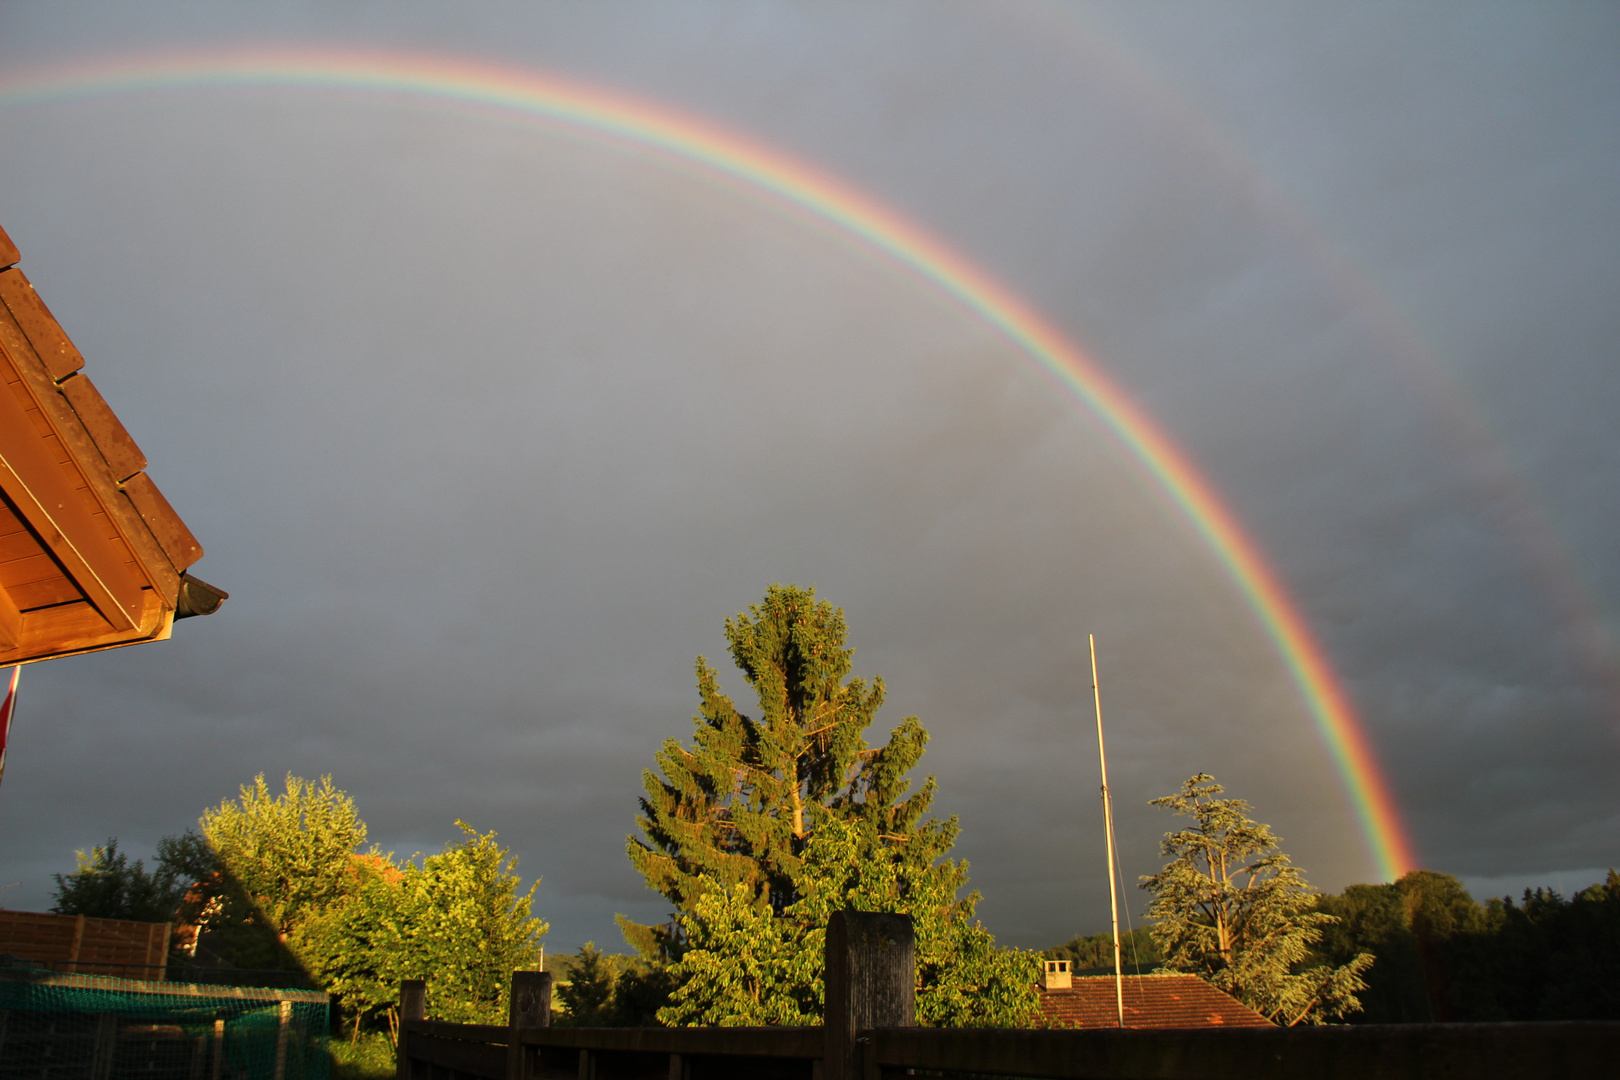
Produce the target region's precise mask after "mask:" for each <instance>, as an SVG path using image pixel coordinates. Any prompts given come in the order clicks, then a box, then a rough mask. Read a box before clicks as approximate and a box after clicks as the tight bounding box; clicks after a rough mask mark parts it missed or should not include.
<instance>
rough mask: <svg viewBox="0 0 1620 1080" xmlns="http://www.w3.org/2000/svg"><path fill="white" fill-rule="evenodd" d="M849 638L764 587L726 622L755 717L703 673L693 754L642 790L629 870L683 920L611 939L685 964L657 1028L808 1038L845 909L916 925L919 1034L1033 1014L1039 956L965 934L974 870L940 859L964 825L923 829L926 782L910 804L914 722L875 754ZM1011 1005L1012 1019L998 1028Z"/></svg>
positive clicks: (793, 594)
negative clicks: (830, 943) (804, 1034)
mask: <svg viewBox="0 0 1620 1080" xmlns="http://www.w3.org/2000/svg"><path fill="white" fill-rule="evenodd" d="M845 633H846V627H845V623H844V616H843V612H842V611H840V610H838V609H836V608H834V607H832V605H830V604H828V603H827V602H826V601H817V600H816V598H815V593H814V591H813V590H809V589H800V588H798V587H796V586H784V585H773V586H771V587H770V589H769V590H768V591H767V592H766V595H765V599H764V600H763V601H762V602H761V603H760V604H758V605H754V606H751V607H750V608H749V610H748V611H747V612H745V613H743V614H740V615H738V616H736V617H735V618H733V619H728V620H727V622H726V638H727V640H728V642H729V643H730V647H731V648H730V651H731V656H732V659H733V660H734V661H735V662H736V665H737V667H738V668H739V669H740V670H741V671H742V673H743V677H744V678H745V679H746V680H747V682H748V683H749V685H750V686H751V687H752V689H753V691H754V694H755V696H756V698H757V699H758V703H759V711H758V714H757V716H748V715H745V714H743V713H741V712H739V711H738V710H737V708H736V706H735V705H734V704H733V702H732V700H731V699H730V698H729V697H727V696H726V695H725V694H724V693H723V692H722V691H721V689H720V685H719V680H718V677H717V675H716V673H715V671H714V669H713V668H711V667H710V666H709V664H708V663H707V661H705V660H704V659H703V658H702V657H699V658H698V662H697V683H698V694H699V699H700V706H699V715H698V716H697V717H695V718H694V724H695V735H694V739H693V749H691V750H688V749H686V748H685V747H683V746H681V745H680V743H678V742H677V741H676V740H674V739H671V740H669V741H668V742H666V743H665V744H664V747H663V749H662V750H661V751H660V752H659V753H658V755H657V762H658V765H659V767H660V770H661V771H660V773H654V772H652V771H650V770H649V771H648V772H646V773H645V774H644V786H645V789H646V794H645V795H644V796H643V797H642V799H641V811H642V813H641V816H640V818H639V819H638V824H639V825H640V826H641V829H642V832H643V834H644V836H645V839H642V838H639V837H631V838H630V841H629V845H628V850H629V855H630V861H631V863H632V864H633V865H635V867H636V869H638V870H640V871H641V873H642V875H643V876H644V877H645V878H646V881H647V884H648V886H649V887H651V888H653V889H655V890H657V891H658V892H660V893H662V894H663V895H664V896H666V897H667V898H668V899H669V900H670V902H671V903H672V904H673V905H674V906H675V908H676V911H677V916H676V919H675V920H674V921H673V922H672V923H671V924H666V925H665V926H641V925H638V924H635V923H632V922H630V921H629V920H626V919H623V918H622V917H621V919H620V925H621V927H622V928H623V929H624V932H625V937H626V939H627V940H628V941H629V942H630V943H631V944H632V945H634V946H635V947H636V948H637V949H638V950H639V951H640V952H641V953H642V955H643V957H645V958H648V959H649V960H652V959H660V958H661V959H663V960H667V961H678V962H677V963H675V965H674V966H673V967H672V968H671V969H670V972H669V973H670V976H671V978H672V979H673V980H674V982H675V986H676V988H675V990H674V994H673V997H671V999H670V1001H669V1004H668V1005H666V1006H665V1007H664V1008H662V1009H660V1010H659V1012H658V1017H659V1019H660V1020H661V1021H662V1022H664V1023H680V1024H703V1023H720V1022H725V1023H733V1024H735V1023H756V1024H757V1023H813V1022H817V1021H818V1020H819V1018H820V1015H821V1009H822V994H823V991H822V987H821V974H820V965H821V963H822V945H821V943H820V942H821V935H823V934H824V933H825V927H826V922H827V917H828V916H829V915H830V913H831V912H832V911H834V910H838V909H839V908H841V907H843V906H854V907H857V908H860V909H862V910H869V911H904V912H911V913H912V914H913V915H914V916H916V917H918V918H919V931H918V941H919V946H918V948H919V954H918V956H919V978H920V982H921V985H922V988H923V989H922V997H921V998H920V999H919V1015H920V1016H921V1018H922V1019H923V1020H924V1022H934V1023H964V1022H971V1021H972V1020H973V1019H974V1017H975V1016H977V1017H979V1018H981V1019H982V1018H984V1017H987V1016H991V1015H996V1016H1000V1015H1002V1013H1003V1012H1004V1013H1005V1015H1007V1016H1009V1017H1010V1016H1015V1015H1016V1016H1019V1017H1023V1016H1025V1015H1027V1013H1028V1011H1030V1010H1031V1009H1032V1008H1033V1003H1034V998H1033V991H1032V990H1030V989H1029V987H1030V985H1032V984H1033V980H1034V973H1035V963H1034V960H1033V957H1032V956H1024V955H1023V954H1009V953H1004V952H1003V951H1002V950H997V949H995V948H994V944H993V940H992V939H991V938H990V935H989V933H988V932H987V931H985V930H984V929H983V928H982V927H981V926H979V925H978V924H977V923H975V922H972V913H973V907H974V905H975V904H976V903H977V901H978V894H977V893H974V894H971V895H970V896H968V897H965V898H962V899H958V898H957V896H956V893H957V892H958V891H959V890H960V889H961V888H962V887H963V886H964V885H965V884H966V881H967V865H966V864H965V863H961V862H955V861H951V860H948V859H946V858H945V856H946V855H947V854H948V853H949V851H950V849H951V846H952V844H953V843H954V842H955V840H956V836H957V834H958V832H959V826H958V824H957V821H956V819H955V818H950V819H947V820H944V821H940V820H937V819H926V820H925V819H924V815H925V814H926V813H927V811H928V808H929V806H930V805H931V803H932V802H933V798H934V792H935V783H934V780H933V778H932V777H930V778H928V780H926V781H925V782H924V783H923V785H922V786H921V787H920V788H919V789H918V790H917V791H915V792H911V791H910V781H909V780H907V779H906V774H907V773H908V772H909V771H910V770H911V769H912V768H913V767H914V766H915V765H916V764H917V763H918V761H919V760H920V759H921V757H922V753H923V750H924V748H925V747H926V746H927V743H928V733H927V732H926V731H924V730H923V728H922V726H921V725H920V724H919V723H918V722H917V718H916V717H907V718H905V719H904V720H903V721H901V723H900V725H899V726H898V727H897V728H895V729H894V730H893V732H891V734H890V736H889V739H888V742H887V743H886V744H885V745H883V746H882V747H880V748H878V749H869V748H868V747H867V745H866V741H865V737H864V733H865V731H866V729H867V728H868V727H869V726H871V724H872V722H873V720H874V718H875V716H876V713H877V711H878V708H879V707H880V706H881V705H882V703H883V696H884V690H883V683H882V680H880V679H877V680H874V681H873V682H872V684H871V685H870V686H868V685H867V684H866V683H865V682H864V681H863V680H862V679H859V678H850V677H849V675H850V669H851V666H852V656H853V653H854V650H853V649H851V648H850V647H849V646H848V645H847V644H846V643H845ZM1026 969H1027V970H1026ZM1009 980H1010V981H1009ZM1019 980H1022V982H1020V981H1019ZM1003 992H1005V995H1010V997H1009V999H1008V1000H1009V1001H1014V1002H1015V1003H1014V1004H1013V1005H1011V1006H1009V1007H1008V1008H1007V1009H1005V1010H1002V1011H1001V1012H998V1011H997V1009H998V1008H999V1005H995V1006H993V1005H992V999H995V1001H997V1002H999V1000H1000V999H999V998H997V997H996V995H998V994H1003ZM1026 998H1027V1000H1026ZM975 1002H976V1003H977V1005H978V1006H979V1008H978V1011H977V1013H975V1012H974V1003H975ZM1026 1006H1028V1008H1026ZM807 1018H810V1019H807Z"/></svg>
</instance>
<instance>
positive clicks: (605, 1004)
mask: <svg viewBox="0 0 1620 1080" xmlns="http://www.w3.org/2000/svg"><path fill="white" fill-rule="evenodd" d="M613 983H614V974H613V967H612V965H611V964H610V963H609V962H608V960H607V959H606V958H605V957H604V956H603V955H602V950H601V949H598V948H597V947H596V942H594V941H587V942H586V943H585V946H584V948H582V949H580V950H579V955H578V956H577V957H575V958H574V959H573V960H571V961H570V962H569V964H568V981H567V982H565V983H558V984H557V1000H558V1003H559V1004H561V1005H562V1007H563V1009H564V1010H565V1013H566V1023H567V1025H568V1026H569V1027H608V1026H610V1025H609V1021H610V1019H611V1016H610V1014H611V1012H612V1006H613Z"/></svg>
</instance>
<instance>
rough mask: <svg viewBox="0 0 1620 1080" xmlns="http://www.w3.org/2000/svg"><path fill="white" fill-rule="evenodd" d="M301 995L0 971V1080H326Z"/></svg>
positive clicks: (315, 1005)
mask: <svg viewBox="0 0 1620 1080" xmlns="http://www.w3.org/2000/svg"><path fill="white" fill-rule="evenodd" d="M326 1031H327V997H326V995H325V994H322V993H317V992H312V991H307V990H275V989H262V988H256V987H237V986H202V985H195V984H187V983H164V982H140V981H137V980H134V979H113V978H107V977H104V976H98V975H62V974H55V973H52V972H45V971H37V970H36V971H18V970H10V971H7V970H0V1080H24V1078H27V1080H135V1078H137V1077H140V1078H142V1080H250V1078H251V1080H326V1077H327V1068H328V1064H329V1058H328V1057H327V1053H326Z"/></svg>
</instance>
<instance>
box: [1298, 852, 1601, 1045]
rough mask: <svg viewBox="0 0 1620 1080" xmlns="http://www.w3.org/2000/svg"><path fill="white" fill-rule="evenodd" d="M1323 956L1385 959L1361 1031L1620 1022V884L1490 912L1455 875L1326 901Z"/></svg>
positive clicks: (1509, 903) (1489, 904) (1419, 878)
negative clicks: (1330, 918) (1366, 1027)
mask: <svg viewBox="0 0 1620 1080" xmlns="http://www.w3.org/2000/svg"><path fill="white" fill-rule="evenodd" d="M1319 905H1320V908H1321V910H1322V911H1324V912H1327V913H1328V914H1330V915H1334V916H1336V917H1337V918H1338V920H1339V921H1338V922H1337V923H1336V924H1331V925H1329V926H1327V927H1325V928H1324V932H1323V936H1322V941H1321V944H1320V947H1319V951H1320V953H1321V954H1322V956H1323V957H1324V959H1327V960H1328V961H1329V962H1332V963H1341V962H1343V959H1344V958H1347V957H1350V956H1353V955H1355V954H1356V953H1358V952H1370V953H1372V954H1373V955H1374V956H1375V957H1376V958H1377V959H1376V960H1375V962H1374V963H1373V966H1372V970H1371V971H1369V972H1368V973H1367V975H1366V980H1367V989H1366V990H1365V991H1363V992H1362V993H1361V994H1360V995H1359V996H1360V998H1361V1004H1362V1011H1361V1012H1360V1013H1357V1014H1355V1015H1354V1016H1351V1017H1348V1018H1347V1019H1348V1020H1349V1022H1350V1023H1354V1024H1402V1023H1428V1022H1440V1023H1444V1022H1455V1021H1489V1020H1616V1019H1620V978H1617V977H1616V976H1617V975H1620V875H1617V874H1616V873H1615V871H1613V870H1610V871H1609V875H1608V879H1607V880H1606V881H1604V882H1603V883H1601V884H1598V885H1593V886H1592V887H1591V888H1588V889H1584V890H1582V891H1581V892H1580V893H1578V894H1577V895H1576V896H1575V897H1574V898H1573V899H1569V900H1566V899H1564V898H1563V897H1561V896H1560V895H1559V894H1558V893H1556V892H1554V891H1552V890H1550V889H1537V890H1535V891H1534V892H1531V891H1530V890H1528V889H1527V890H1525V894H1524V897H1523V898H1522V899H1521V900H1520V901H1519V902H1518V903H1514V902H1513V900H1511V899H1508V898H1503V899H1491V900H1488V901H1486V902H1485V903H1483V904H1481V903H1478V902H1476V901H1475V900H1474V899H1473V898H1472V897H1471V896H1469V895H1468V892H1467V890H1465V889H1464V888H1463V886H1462V883H1461V882H1459V881H1458V880H1457V879H1456V878H1454V877H1452V876H1450V875H1449V874H1438V873H1435V872H1433V871H1430V870H1418V871H1414V872H1412V873H1410V874H1407V875H1406V876H1405V877H1403V878H1401V879H1400V880H1399V881H1397V882H1395V883H1394V884H1392V885H1352V886H1350V887H1349V888H1347V889H1345V890H1344V892H1343V893H1341V894H1339V895H1337V896H1324V897H1322V898H1321V899H1320V901H1319Z"/></svg>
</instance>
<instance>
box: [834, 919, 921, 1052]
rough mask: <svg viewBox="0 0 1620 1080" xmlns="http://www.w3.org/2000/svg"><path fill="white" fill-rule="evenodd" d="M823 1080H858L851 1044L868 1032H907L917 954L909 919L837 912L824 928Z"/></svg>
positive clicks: (855, 1048)
mask: <svg viewBox="0 0 1620 1080" xmlns="http://www.w3.org/2000/svg"><path fill="white" fill-rule="evenodd" d="M826 986H827V1014H826V1039H827V1044H826V1049H825V1051H824V1053H825V1054H826V1064H825V1069H824V1071H823V1073H822V1075H823V1077H824V1078H825V1080H861V1077H862V1071H863V1070H862V1062H861V1054H860V1046H859V1045H858V1044H857V1042H856V1039H857V1038H858V1037H859V1035H860V1033H861V1032H862V1031H869V1030H871V1029H872V1028H886V1027H911V1026H912V1024H913V1022H914V1021H915V1018H916V1005H917V951H916V938H915V934H914V932H913V929H912V925H911V916H910V915H892V914H887V913H882V912H870V911H838V912H834V913H833V916H832V918H831V919H830V920H828V922H827V974H826Z"/></svg>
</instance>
